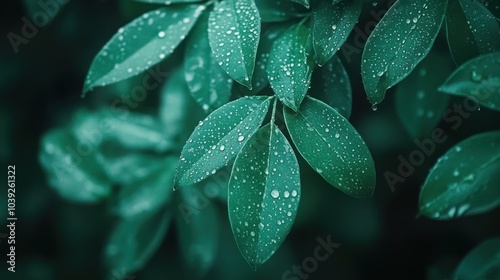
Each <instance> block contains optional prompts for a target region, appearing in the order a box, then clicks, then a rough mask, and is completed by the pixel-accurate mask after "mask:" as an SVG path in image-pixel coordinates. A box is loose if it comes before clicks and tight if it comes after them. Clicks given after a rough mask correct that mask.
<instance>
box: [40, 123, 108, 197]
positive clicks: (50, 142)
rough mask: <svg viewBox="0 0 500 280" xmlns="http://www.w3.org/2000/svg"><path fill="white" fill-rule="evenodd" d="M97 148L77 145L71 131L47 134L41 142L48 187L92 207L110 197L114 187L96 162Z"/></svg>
mask: <svg viewBox="0 0 500 280" xmlns="http://www.w3.org/2000/svg"><path fill="white" fill-rule="evenodd" d="M97 152H98V151H97V148H96V147H95V146H93V145H91V144H90V145H89V144H88V143H83V142H79V141H77V140H76V139H75V138H74V137H73V136H72V135H71V133H70V132H69V131H67V130H65V129H57V130H52V131H49V132H47V133H46V134H45V135H44V136H43V138H42V141H41V148H40V154H39V160H40V164H41V165H42V168H44V169H45V172H46V174H47V176H48V182H49V185H50V186H51V187H52V188H54V189H55V190H56V191H57V192H58V193H59V194H60V195H61V196H62V197H63V198H65V199H67V200H70V201H75V202H84V203H92V202H98V201H100V200H102V199H103V198H105V197H107V196H109V194H110V193H111V183H110V181H109V179H108V178H107V176H106V174H104V172H103V171H102V170H101V168H100V167H99V165H98V164H97V162H96V158H95V154H96V153H97Z"/></svg>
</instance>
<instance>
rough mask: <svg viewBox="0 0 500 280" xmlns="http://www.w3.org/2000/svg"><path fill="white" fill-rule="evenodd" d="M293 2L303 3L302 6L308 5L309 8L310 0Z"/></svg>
mask: <svg viewBox="0 0 500 280" xmlns="http://www.w3.org/2000/svg"><path fill="white" fill-rule="evenodd" d="M292 1H293V2H295V3H299V4H301V5H302V6H304V7H306V8H308V9H309V6H310V5H309V0H292Z"/></svg>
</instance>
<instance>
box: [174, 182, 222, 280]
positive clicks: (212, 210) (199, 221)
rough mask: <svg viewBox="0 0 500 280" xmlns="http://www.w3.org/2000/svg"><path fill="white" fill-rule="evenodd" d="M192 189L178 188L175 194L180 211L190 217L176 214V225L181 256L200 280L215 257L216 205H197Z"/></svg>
mask: <svg viewBox="0 0 500 280" xmlns="http://www.w3.org/2000/svg"><path fill="white" fill-rule="evenodd" d="M193 188H195V187H194V186H191V187H186V188H181V189H179V190H178V191H177V192H176V193H177V194H178V205H179V210H180V211H186V212H188V213H189V215H188V214H187V213H183V212H181V213H179V212H178V213H177V215H176V225H177V232H178V234H177V235H178V238H179V245H180V249H181V253H182V256H183V257H184V260H185V261H186V263H187V265H188V267H189V268H190V269H191V270H194V271H195V273H193V274H194V275H196V276H197V277H199V278H201V277H202V276H204V275H205V274H206V273H207V272H208V270H209V269H210V268H211V267H212V265H213V264H214V261H215V257H216V256H217V247H218V244H219V227H220V225H219V217H218V213H217V207H216V205H215V204H214V203H215V202H214V201H210V200H207V201H206V204H200V203H199V202H198V197H197V196H196V194H195V193H193V191H192V190H193ZM181 205H182V206H181Z"/></svg>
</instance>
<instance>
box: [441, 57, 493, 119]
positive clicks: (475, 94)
mask: <svg viewBox="0 0 500 280" xmlns="http://www.w3.org/2000/svg"><path fill="white" fill-rule="evenodd" d="M439 90H440V91H442V92H445V93H448V94H454V95H460V96H465V97H468V98H470V99H472V100H474V101H476V102H478V103H479V104H481V105H482V106H484V107H487V108H490V109H493V110H497V111H500V94H498V93H499V92H500V53H492V54H487V55H483V56H480V57H477V58H475V59H473V60H471V61H469V62H467V63H465V64H464V65H462V66H461V67H460V68H459V69H457V70H456V71H455V72H454V73H453V74H452V75H451V76H450V77H449V78H448V80H447V81H446V83H445V84H444V85H443V86H441V87H440V88H439Z"/></svg>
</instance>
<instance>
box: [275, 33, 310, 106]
mask: <svg viewBox="0 0 500 280" xmlns="http://www.w3.org/2000/svg"><path fill="white" fill-rule="evenodd" d="M309 32H310V31H309V28H307V27H306V26H304V25H303V24H301V23H299V24H296V25H293V26H292V27H290V28H289V29H288V30H286V31H285V32H284V33H283V34H282V35H281V36H280V37H279V38H278V39H277V40H276V42H275V43H274V44H273V47H272V50H271V54H270V57H269V63H268V65H267V76H268V79H269V83H270V84H271V87H272V89H273V90H274V92H275V93H276V96H277V97H278V98H279V99H280V100H281V102H283V103H284V104H285V105H286V106H288V107H290V108H291V109H293V110H294V111H297V110H298V108H299V106H300V103H301V102H302V100H303V99H304V97H305V96H306V94H307V91H308V90H309V84H310V82H311V74H312V71H313V67H314V61H313V57H312V54H311V53H309V52H308V49H307V45H308V43H309Z"/></svg>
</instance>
